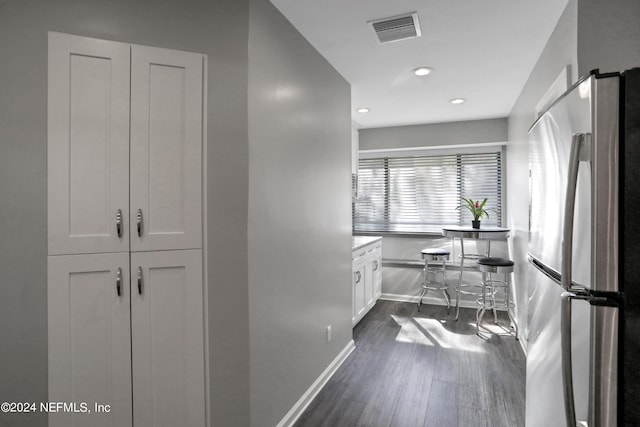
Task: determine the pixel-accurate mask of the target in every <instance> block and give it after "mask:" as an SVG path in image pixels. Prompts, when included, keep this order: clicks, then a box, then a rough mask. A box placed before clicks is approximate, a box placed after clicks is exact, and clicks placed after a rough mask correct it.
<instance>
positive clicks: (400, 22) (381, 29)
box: [368, 12, 420, 44]
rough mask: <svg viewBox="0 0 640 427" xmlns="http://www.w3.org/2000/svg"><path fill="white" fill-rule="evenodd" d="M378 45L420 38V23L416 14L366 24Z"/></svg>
mask: <svg viewBox="0 0 640 427" xmlns="http://www.w3.org/2000/svg"><path fill="white" fill-rule="evenodd" d="M368 24H369V26H370V27H371V29H372V30H373V32H374V33H375V35H376V40H378V43H381V44H382V43H389V42H395V41H398V40H404V39H411V38H414V37H420V23H419V22H418V14H417V13H416V12H413V13H407V14H404V15H400V16H393V17H391V18H384V19H376V20H374V21H369V22H368Z"/></svg>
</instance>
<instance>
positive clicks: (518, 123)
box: [506, 0, 577, 345]
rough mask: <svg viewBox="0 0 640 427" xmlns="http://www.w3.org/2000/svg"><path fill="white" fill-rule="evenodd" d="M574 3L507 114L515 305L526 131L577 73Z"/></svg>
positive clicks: (524, 214)
mask: <svg viewBox="0 0 640 427" xmlns="http://www.w3.org/2000/svg"><path fill="white" fill-rule="evenodd" d="M576 31H577V0H570V1H569V3H568V4H567V7H566V9H565V11H564V12H563V14H562V16H561V17H560V19H559V20H558V24H557V25H556V28H555V29H554V31H553V33H552V34H551V37H550V38H549V41H548V42H547V44H546V46H545V48H544V50H543V51H542V54H541V55H540V58H539V59H538V61H537V63H536V65H535V67H534V68H533V70H532V71H531V74H530V75H529V79H528V80H527V82H526V84H525V86H524V88H523V89H522V92H521V93H520V96H519V97H518V99H517V101H516V103H515V105H514V107H513V109H512V110H511V114H510V115H509V143H508V144H507V162H508V164H509V168H508V170H507V183H508V184H507V198H506V199H507V206H508V209H507V211H508V218H509V224H510V225H511V228H512V230H513V232H512V245H513V247H512V254H513V257H514V258H513V260H514V261H515V263H516V266H515V278H514V281H515V283H516V284H517V287H516V289H515V297H516V304H517V306H519V307H526V304H527V292H526V289H527V286H528V284H527V276H526V271H527V243H528V232H529V191H528V190H529V175H528V171H529V159H528V145H527V141H528V133H527V132H528V130H529V128H530V127H531V125H532V124H533V121H534V120H535V118H536V115H535V106H536V104H537V103H538V102H539V101H540V99H541V98H542V96H543V95H544V94H545V92H546V91H547V89H548V88H549V87H550V86H551V84H552V83H553V82H554V80H555V79H556V77H558V75H559V74H560V72H561V71H562V70H563V68H564V67H565V66H566V65H569V66H570V67H571V73H572V74H573V78H572V81H575V80H576V77H575V75H576V70H577V47H576V46H577V42H576V40H577V32H576ZM526 314H527V312H526V310H519V311H518V324H519V326H520V331H521V333H522V334H523V339H522V340H521V342H522V343H523V344H524V345H526V342H527V341H526V334H527V324H526V322H527V316H526Z"/></svg>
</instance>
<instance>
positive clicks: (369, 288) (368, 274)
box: [364, 256, 375, 310]
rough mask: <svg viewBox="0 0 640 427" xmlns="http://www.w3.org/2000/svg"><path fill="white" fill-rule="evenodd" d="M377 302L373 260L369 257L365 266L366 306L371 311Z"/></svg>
mask: <svg viewBox="0 0 640 427" xmlns="http://www.w3.org/2000/svg"><path fill="white" fill-rule="evenodd" d="M374 303H375V300H374V299H373V258H371V256H369V257H368V259H367V263H366V264H365V266H364V304H365V307H366V308H367V310H368V309H370V308H371V307H373V304H374Z"/></svg>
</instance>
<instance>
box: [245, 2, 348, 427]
mask: <svg viewBox="0 0 640 427" xmlns="http://www.w3.org/2000/svg"><path fill="white" fill-rule="evenodd" d="M350 105H351V102H350V87H349V84H348V83H347V82H346V81H345V80H344V79H343V78H342V77H341V76H340V75H339V74H338V73H337V72H336V71H335V70H334V69H333V68H332V67H331V66H330V65H329V63H327V62H326V61H325V60H324V59H323V58H322V57H321V56H320V55H319V54H318V53H317V52H316V51H315V50H314V49H313V48H312V47H311V46H310V45H309V43H307V41H306V40H305V39H304V38H303V37H302V36H301V35H300V34H299V33H298V32H297V31H296V30H295V29H294V28H293V26H291V25H290V24H289V23H288V22H287V21H286V20H285V19H284V18H283V17H282V15H281V14H280V13H279V12H278V11H277V10H276V9H275V8H274V7H273V6H272V5H271V4H270V3H269V2H268V1H267V0H252V1H251V13H250V31H249V170H250V172H249V308H250V310H249V313H250V315H249V318H250V336H251V352H250V353H251V425H252V426H256V427H257V426H273V425H276V424H277V423H278V422H279V421H280V420H281V419H282V418H283V417H284V415H285V414H286V413H287V411H289V409H291V407H292V406H293V405H294V404H295V403H296V401H297V400H298V399H299V398H300V397H301V396H302V394H303V393H304V392H305V391H306V390H307V389H308V388H309V387H310V386H311V384H312V383H313V381H314V380H315V379H316V378H318V376H319V375H320V374H321V373H322V372H323V371H324V369H325V368H326V367H327V366H328V365H329V364H330V362H331V361H332V360H334V358H335V357H336V356H337V355H338V354H339V352H340V351H341V350H342V349H344V348H345V346H346V345H347V344H348V343H349V342H350V341H351V338H352V330H351V163H350V159H351V113H350ZM328 325H332V330H333V340H332V341H331V342H330V343H326V340H325V330H326V329H325V328H326V326H328Z"/></svg>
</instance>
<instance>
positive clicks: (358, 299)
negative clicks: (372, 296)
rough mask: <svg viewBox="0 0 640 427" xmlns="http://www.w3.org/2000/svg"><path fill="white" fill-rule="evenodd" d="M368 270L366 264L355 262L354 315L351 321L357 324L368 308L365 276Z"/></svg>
mask: <svg viewBox="0 0 640 427" xmlns="http://www.w3.org/2000/svg"><path fill="white" fill-rule="evenodd" d="M365 273H366V270H365V266H364V264H354V266H353V311H352V313H353V315H352V318H351V322H352V323H353V324H354V325H355V324H356V323H358V321H359V320H360V319H362V316H364V314H365V312H366V308H367V304H366V301H365V293H366V291H365V279H366V276H365Z"/></svg>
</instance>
